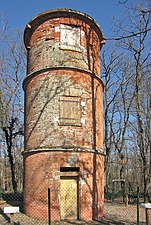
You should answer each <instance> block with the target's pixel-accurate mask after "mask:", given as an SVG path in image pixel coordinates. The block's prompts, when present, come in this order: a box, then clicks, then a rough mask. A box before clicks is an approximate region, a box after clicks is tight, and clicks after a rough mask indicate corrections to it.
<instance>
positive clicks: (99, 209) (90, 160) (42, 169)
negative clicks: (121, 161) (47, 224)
mask: <svg viewBox="0 0 151 225" xmlns="http://www.w3.org/2000/svg"><path fill="white" fill-rule="evenodd" d="M24 163H25V181H24V184H25V187H26V189H25V193H24V196H25V210H26V211H25V212H26V213H27V214H28V215H32V216H35V217H38V218H41V219H47V210H46V209H47V189H48V188H50V190H51V215H52V220H59V219H60V213H59V207H60V206H59V191H60V176H61V175H62V173H61V172H60V167H70V166H71V165H72V167H79V168H80V172H79V178H80V179H79V196H80V204H79V208H80V211H81V213H80V214H81V215H80V216H81V218H82V219H85V220H91V219H92V204H93V197H94V196H92V195H94V193H95V196H96V198H95V199H96V204H95V206H96V217H97V218H98V217H99V218H100V217H101V216H102V214H103V202H104V191H103V188H100V187H103V186H104V171H103V169H102V168H103V164H104V156H103V155H101V154H96V155H95V154H93V153H87V154H86V153H84V152H74V153H73V152H60V151H52V152H41V153H40V152H39V153H38V152H37V153H35V154H30V155H26V157H25V158H24ZM94 177H95V178H96V180H93V178H94ZM92 193H93V194H92ZM41 209H42V211H41ZM39 211H40V213H39Z"/></svg>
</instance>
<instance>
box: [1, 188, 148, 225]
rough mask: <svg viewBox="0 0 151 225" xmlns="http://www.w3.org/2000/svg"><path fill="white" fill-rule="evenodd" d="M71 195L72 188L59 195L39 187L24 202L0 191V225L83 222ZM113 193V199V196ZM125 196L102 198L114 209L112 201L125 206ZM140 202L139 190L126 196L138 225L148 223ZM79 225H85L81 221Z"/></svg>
mask: <svg viewBox="0 0 151 225" xmlns="http://www.w3.org/2000/svg"><path fill="white" fill-rule="evenodd" d="M73 193H74V191H73V188H72V187H71V188H70V189H68V191H66V190H65V191H64V190H62V194H61V195H58V190H57V189H55V190H52V189H47V188H46V189H45V190H44V189H40V188H39V189H38V190H31V192H29V193H27V196H26V200H25V199H23V193H19V192H17V193H11V192H10V193H8V192H2V193H1V194H0V224H1V225H6V224H13V225H27V224H28V225H56V224H64V223H63V221H68V222H69V221H72V224H76V223H74V222H73V221H74V220H75V219H77V220H80V219H81V220H82V218H81V217H80V205H77V204H80V202H79V203H78V196H77V195H76V194H75V193H74V194H73ZM112 194H113V195H114V196H112ZM124 194H125V192H124V193H123V192H118V193H114V192H113V193H112V192H111V193H105V197H106V200H107V201H110V202H111V203H112V204H113V208H114V207H115V202H117V203H120V204H121V203H124V204H125V202H123V199H125V196H124ZM131 198H133V202H132V200H131V201H130V199H131ZM90 202H91V201H90ZM142 202H143V195H142V193H141V192H139V190H137V191H136V195H133V196H130V195H128V204H133V205H135V212H134V213H135V219H134V221H135V223H134V224H137V225H139V224H150V223H149V222H148V223H146V222H145V217H143V219H142V215H141V214H142V213H145V211H144V210H142V209H140V204H141V203H142ZM120 204H119V205H118V204H117V205H116V211H120V210H121V205H120ZM118 207H119V208H118ZM117 209H118V210H117ZM113 210H114V209H113ZM125 211H126V208H125ZM150 211H151V210H150ZM140 212H141V214H140ZM89 213H90V212H89V211H88V210H87V208H85V214H89ZM130 213H132V212H130ZM149 213H150V212H149ZM129 216H130V214H129ZM146 216H148V218H147V217H146V218H147V220H148V221H150V219H151V218H150V216H149V214H148V215H146ZM142 221H143V222H142ZM68 224H70V223H68ZM81 224H86V223H84V222H83V223H82V222H81ZM88 224H91V223H88ZM97 224H99V223H97ZM100 224H101V222H100Z"/></svg>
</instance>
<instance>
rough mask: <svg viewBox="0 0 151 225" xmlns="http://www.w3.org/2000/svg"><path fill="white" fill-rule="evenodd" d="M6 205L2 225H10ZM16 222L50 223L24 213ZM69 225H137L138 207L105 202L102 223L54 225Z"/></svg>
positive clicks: (17, 224) (25, 224) (0, 219)
mask: <svg viewBox="0 0 151 225" xmlns="http://www.w3.org/2000/svg"><path fill="white" fill-rule="evenodd" d="M4 206H5V204H0V225H7V224H10V223H9V222H10V215H6V214H4V213H3V209H4ZM149 217H150V223H149V224H151V210H150V212H149ZM11 220H13V221H14V225H47V224H48V222H42V221H39V220H35V219H33V218H29V217H27V216H26V215H25V214H23V213H19V214H15V215H13V217H12V218H11ZM57 224H61V225H68V224H83V225H84V224H85V225H99V224H102V225H103V224H104V225H114V224H117V225H136V224H137V206H136V205H128V206H125V205H124V204H122V203H116V202H113V203H111V202H105V207H104V216H103V218H102V219H101V221H91V222H84V221H70V222H69V221H66V222H58V223H52V225H57ZM145 224H146V222H145V210H144V209H140V225H145Z"/></svg>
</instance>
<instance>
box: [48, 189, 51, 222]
mask: <svg viewBox="0 0 151 225" xmlns="http://www.w3.org/2000/svg"><path fill="white" fill-rule="evenodd" d="M48 225H51V207H50V188H48Z"/></svg>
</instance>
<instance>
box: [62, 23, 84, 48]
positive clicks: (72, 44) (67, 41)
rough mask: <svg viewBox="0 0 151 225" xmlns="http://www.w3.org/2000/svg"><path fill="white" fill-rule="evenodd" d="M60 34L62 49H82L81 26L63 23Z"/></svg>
mask: <svg viewBox="0 0 151 225" xmlns="http://www.w3.org/2000/svg"><path fill="white" fill-rule="evenodd" d="M60 35H61V36H60V47H61V49H67V50H74V51H81V48H80V27H76V26H71V25H64V24H61V32H60Z"/></svg>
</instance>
